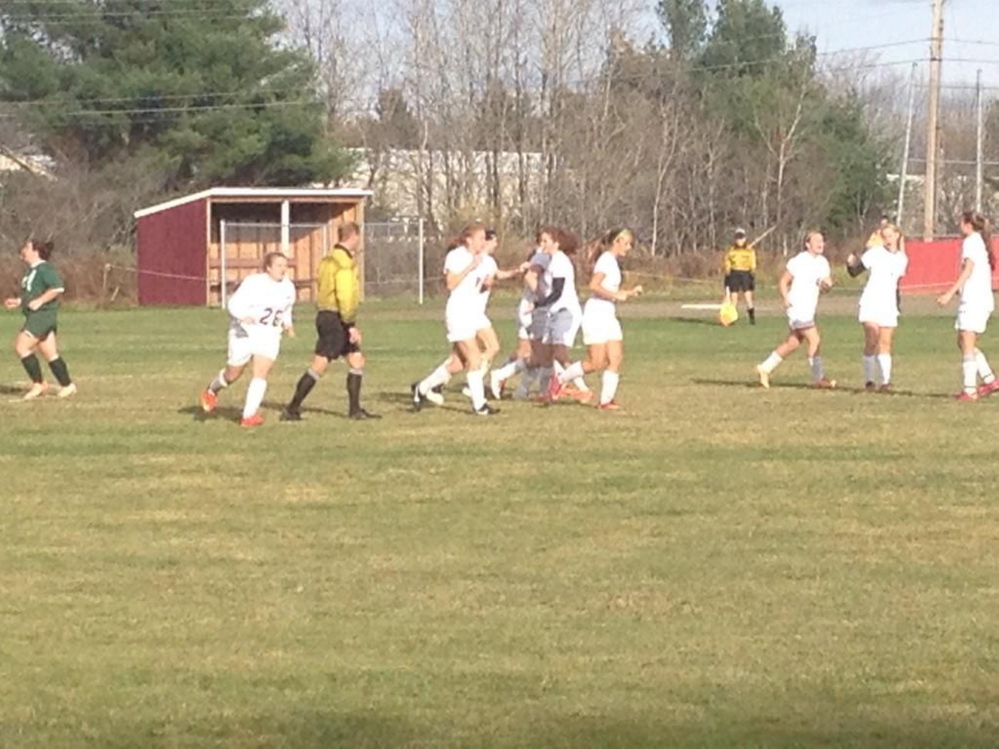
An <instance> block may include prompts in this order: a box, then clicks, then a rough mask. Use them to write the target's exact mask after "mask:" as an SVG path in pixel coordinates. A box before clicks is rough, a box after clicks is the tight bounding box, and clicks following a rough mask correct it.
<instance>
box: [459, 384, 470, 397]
mask: <svg viewBox="0 0 999 749" xmlns="http://www.w3.org/2000/svg"><path fill="white" fill-rule="evenodd" d="M461 394H462V395H464V396H465V397H466V398H471V397H472V389H471V388H470V387H468V385H465V387H463V388H462V389H461Z"/></svg>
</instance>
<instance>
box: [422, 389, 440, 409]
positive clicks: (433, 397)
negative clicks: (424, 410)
mask: <svg viewBox="0 0 999 749" xmlns="http://www.w3.org/2000/svg"><path fill="white" fill-rule="evenodd" d="M423 400H425V401H428V402H430V403H433V404H434V405H435V406H443V405H444V394H443V393H442V392H441V391H440V390H437V389H436V388H435V389H433V390H431V391H430V392H428V393H427V394H426V395H424V396H423Z"/></svg>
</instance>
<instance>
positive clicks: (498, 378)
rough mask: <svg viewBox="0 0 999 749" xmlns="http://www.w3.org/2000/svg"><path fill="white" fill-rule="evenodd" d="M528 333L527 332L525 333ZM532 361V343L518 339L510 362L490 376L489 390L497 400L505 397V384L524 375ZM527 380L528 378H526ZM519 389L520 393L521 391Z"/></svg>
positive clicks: (524, 339) (525, 339)
mask: <svg viewBox="0 0 999 749" xmlns="http://www.w3.org/2000/svg"><path fill="white" fill-rule="evenodd" d="M524 332H526V331H524ZM530 359H531V341H530V339H529V338H523V337H521V338H518V339H517V348H516V350H515V351H514V352H513V354H512V355H511V356H510V359H509V361H507V363H506V364H504V365H503V366H502V367H499V368H498V369H494V370H493V371H492V372H490V374H489V389H490V390H491V391H492V395H493V397H494V398H496V400H499V399H500V398H501V397H502V395H503V383H505V382H506V381H507V380H509V379H510V378H511V377H516V376H517V375H519V374H523V373H524V371H525V370H526V369H527V368H528V364H529V363H530ZM525 379H526V378H525ZM519 389H520V388H519V387H518V391H519Z"/></svg>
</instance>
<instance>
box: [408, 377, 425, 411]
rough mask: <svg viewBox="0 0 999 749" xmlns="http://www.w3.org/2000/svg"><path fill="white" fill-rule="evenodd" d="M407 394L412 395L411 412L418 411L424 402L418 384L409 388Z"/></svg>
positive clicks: (415, 383)
mask: <svg viewBox="0 0 999 749" xmlns="http://www.w3.org/2000/svg"><path fill="white" fill-rule="evenodd" d="M409 392H410V393H412V394H413V410H414V411H419V410H420V409H421V408H423V401H424V400H425V399H424V397H423V396H422V395H420V383H418V382H414V383H413V384H412V385H410V386H409Z"/></svg>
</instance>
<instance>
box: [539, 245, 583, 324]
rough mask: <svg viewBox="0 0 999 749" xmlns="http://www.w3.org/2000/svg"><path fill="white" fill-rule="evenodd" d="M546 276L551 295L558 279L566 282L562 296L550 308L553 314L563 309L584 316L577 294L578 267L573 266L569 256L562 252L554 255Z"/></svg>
mask: <svg viewBox="0 0 999 749" xmlns="http://www.w3.org/2000/svg"><path fill="white" fill-rule="evenodd" d="M545 275H547V276H548V279H547V282H548V288H549V293H550V290H551V289H553V288H554V287H555V279H556V278H561V279H564V280H565V283H564V285H563V286H562V294H561V296H559V298H558V299H557V300H555V301H554V302H552V305H551V308H550V309H551V312H552V314H554V313H555V312H558V311H559V310H563V309H567V310H569V311H570V312H572V313H573V314H582V310H581V309H580V307H579V295H578V294H577V293H576V266H574V265H573V264H572V260H571V259H570V258H569V256H568V255H566V254H565V253H564V252H562V251H561V250H559V251H558V252H556V253H555V254H554V255H552V259H551V262H550V263H549V264H548V270H547V271H546V273H545Z"/></svg>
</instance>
